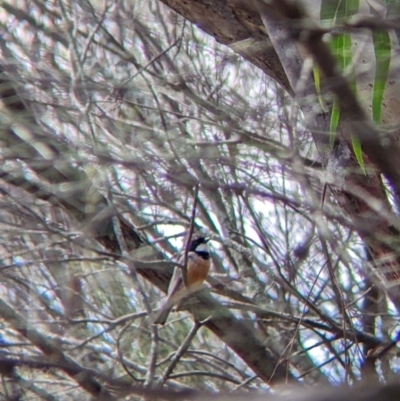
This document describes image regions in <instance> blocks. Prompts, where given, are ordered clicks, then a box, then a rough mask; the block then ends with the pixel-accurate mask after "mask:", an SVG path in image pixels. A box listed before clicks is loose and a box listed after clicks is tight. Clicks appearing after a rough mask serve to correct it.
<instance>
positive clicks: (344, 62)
mask: <svg viewBox="0 0 400 401" xmlns="http://www.w3.org/2000/svg"><path fill="white" fill-rule="evenodd" d="M358 8H359V0H322V2H321V9H320V18H321V22H324V21H325V24H324V25H328V26H334V25H335V24H337V23H343V22H345V21H346V20H348V19H349V18H350V17H351V16H352V15H353V14H354V13H355V12H357V10H358ZM330 47H331V50H332V54H333V55H334V56H335V58H336V61H337V65H338V67H339V69H340V70H341V72H342V73H346V74H347V75H348V76H349V77H350V85H351V88H352V90H353V91H354V93H357V83H356V80H355V77H354V71H351V70H350V69H351V67H352V53H351V36H350V34H349V33H346V32H344V33H342V34H338V35H335V36H334V37H333V38H332V40H331V43H330ZM314 80H315V77H314ZM385 80H386V78H385ZM378 89H379V83H378V87H377V90H378ZM339 119H340V108H339V105H338V102H337V100H335V101H334V102H333V105H332V111H331V119H330V125H329V142H330V145H331V147H333V144H334V141H335V137H336V131H337V127H338V124H339ZM351 143H352V147H353V152H354V155H355V156H356V158H357V161H358V164H359V165H360V167H361V169H362V171H363V172H364V174H366V171H365V165H364V160H363V155H362V149H361V143H360V141H359V140H358V138H357V137H355V136H354V135H351Z"/></svg>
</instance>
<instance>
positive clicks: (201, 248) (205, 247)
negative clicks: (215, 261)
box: [196, 244, 209, 252]
mask: <svg viewBox="0 0 400 401" xmlns="http://www.w3.org/2000/svg"><path fill="white" fill-rule="evenodd" d="M208 251H209V250H208V244H200V245H197V247H196V252H208Z"/></svg>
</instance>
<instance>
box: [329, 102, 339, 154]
mask: <svg viewBox="0 0 400 401" xmlns="http://www.w3.org/2000/svg"><path fill="white" fill-rule="evenodd" d="M339 118H340V108H339V104H338V102H337V100H336V99H335V101H334V102H333V106H332V112H331V121H330V124H329V144H330V146H331V148H333V144H334V142H335V137H336V130H337V126H338V124H339Z"/></svg>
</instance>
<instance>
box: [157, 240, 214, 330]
mask: <svg viewBox="0 0 400 401" xmlns="http://www.w3.org/2000/svg"><path fill="white" fill-rule="evenodd" d="M209 240H210V239H209V238H206V237H204V236H202V235H200V234H198V235H193V236H192V238H191V241H190V243H189V247H188V254H187V264H186V269H185V271H183V267H181V266H182V265H183V264H184V263H185V250H183V251H182V252H181V253H180V254H179V256H178V264H179V265H181V266H175V269H174V273H173V275H172V278H171V281H170V282H169V286H168V294H167V296H166V299H165V301H164V303H163V305H162V306H161V308H160V310H159V311H158V312H157V314H156V316H155V318H154V319H153V324H156V325H164V324H165V322H166V321H167V319H168V315H169V314H170V312H171V310H172V309H173V307H174V306H176V307H177V309H178V310H179V307H180V306H181V304H182V301H183V299H184V298H185V297H186V296H188V295H189V294H190V293H193V292H194V291H196V290H198V289H199V288H200V287H201V284H202V283H203V281H204V280H205V279H206V277H207V275H208V272H209V270H210V252H209V249H208V241H209Z"/></svg>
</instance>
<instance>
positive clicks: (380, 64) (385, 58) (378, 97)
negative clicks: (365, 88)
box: [372, 31, 391, 124]
mask: <svg viewBox="0 0 400 401" xmlns="http://www.w3.org/2000/svg"><path fill="white" fill-rule="evenodd" d="M372 38H373V42H374V51H375V79H374V87H373V90H372V118H373V120H374V121H375V123H376V124H379V123H380V122H381V111H382V100H383V94H384V92H385V86H386V81H387V78H388V75H389V67H390V51H391V45H390V36H389V33H388V32H386V31H374V32H373V34H372Z"/></svg>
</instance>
